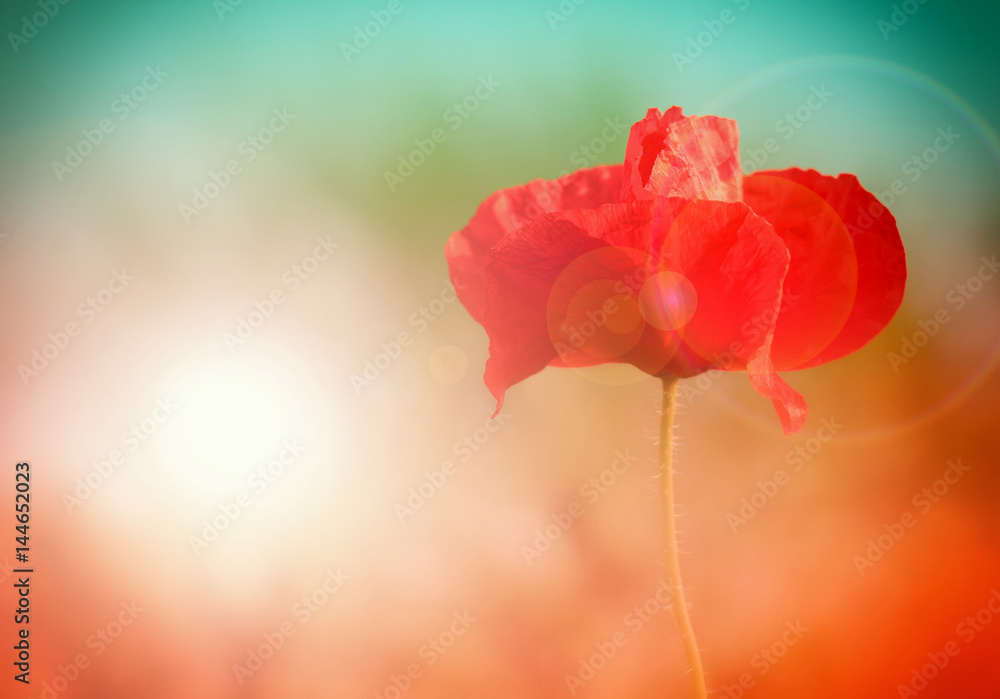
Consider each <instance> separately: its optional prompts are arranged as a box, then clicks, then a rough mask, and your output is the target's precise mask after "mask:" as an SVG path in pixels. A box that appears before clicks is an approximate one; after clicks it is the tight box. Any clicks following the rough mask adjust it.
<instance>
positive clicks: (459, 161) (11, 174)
mask: <svg viewBox="0 0 1000 699" xmlns="http://www.w3.org/2000/svg"><path fill="white" fill-rule="evenodd" d="M914 6H915V7H917V8H918V9H917V11H916V12H915V13H914V14H913V15H912V16H907V20H906V22H905V24H902V26H900V27H898V31H892V32H891V33H888V34H887V37H884V36H883V33H884V32H885V28H884V27H885V26H888V25H882V26H881V27H880V25H879V22H880V21H883V22H891V18H892V13H893V4H891V3H878V2H854V3H844V2H838V3H808V4H803V3H794V2H760V1H757V0H749V1H748V2H744V1H743V0H740V2H730V1H726V2H711V3H695V2H688V3H677V2H672V3H671V2H668V3H652V2H650V3H639V2H624V3H609V2H600V1H599V0H588V1H587V2H584V3H583V4H581V5H579V6H577V5H575V4H574V3H572V2H568V1H567V2H565V3H563V4H562V7H563V8H573V12H572V13H571V14H569V15H568V16H563V15H561V14H559V15H558V16H559V17H560V18H561V19H564V21H559V22H555V20H554V19H553V18H554V17H555V16H556V13H560V4H559V3H557V2H547V3H546V2H541V3H539V2H505V3H502V4H501V3H493V4H487V5H476V6H474V7H473V6H462V7H458V6H455V5H453V4H450V3H441V2H424V1H421V2H405V1H401V2H400V4H399V7H401V8H402V10H401V11H400V12H399V14H396V15H391V21H390V22H389V23H388V25H387V26H385V27H384V28H383V29H381V30H380V32H379V34H378V35H377V36H375V37H373V38H372V39H371V41H370V44H369V45H367V46H365V47H363V48H361V49H360V53H359V54H357V55H354V56H353V57H352V59H351V60H350V62H348V61H347V60H345V57H344V53H343V48H342V43H343V42H350V41H352V39H353V37H354V29H355V27H357V26H363V25H364V24H365V23H366V22H369V21H371V20H372V16H371V13H372V12H379V11H384V10H385V8H386V3H379V2H372V3H335V4H334V3H319V2H281V3H279V2H264V1H254V0H246V1H245V2H242V3H240V4H238V5H234V6H229V7H230V10H231V11H222V10H220V8H221V7H224V5H223V4H222V2H221V0H220V2H219V3H216V4H213V3H212V2H209V1H208V0H205V1H203V2H187V3H179V4H170V5H167V4H162V5H161V4H148V5H146V4H141V5H139V4H126V3H109V2H103V3H101V2H88V3H83V2H78V1H76V2H70V3H68V4H66V5H59V6H58V8H59V10H58V13H57V14H56V15H55V16H54V17H52V18H51V19H50V20H49V21H48V23H47V25H46V26H42V27H41V28H40V29H39V30H38V33H37V35H36V36H34V37H33V38H31V39H30V40H28V42H27V43H26V44H20V45H19V46H18V50H17V52H16V53H15V52H14V50H13V48H12V47H11V45H10V42H11V39H10V36H9V34H8V35H7V40H6V42H5V46H4V47H3V49H2V50H0V84H2V86H3V95H4V99H3V103H2V107H0V133H2V136H0V157H2V162H3V166H2V168H3V178H4V180H5V181H6V182H7V183H8V185H10V186H13V182H15V181H16V182H20V183H22V185H23V183H24V182H25V181H27V182H31V181H32V180H33V178H39V179H40V180H42V181H43V182H44V181H45V180H46V179H47V178H48V174H50V173H49V171H50V170H51V167H50V163H51V161H52V160H53V159H54V157H55V156H58V155H60V154H61V152H62V150H63V148H64V147H65V146H64V145H63V144H64V143H66V144H68V143H71V142H73V139H74V138H75V137H76V135H77V134H78V133H79V131H80V130H81V129H83V128H90V127H91V126H92V125H93V124H94V123H96V122H97V121H98V120H99V119H100V118H102V117H103V116H106V115H107V114H108V111H109V104H110V103H111V102H112V101H113V99H114V98H115V96H117V95H118V94H120V93H121V92H122V91H124V90H127V89H129V88H131V87H132V86H133V85H135V84H136V82H137V81H138V80H139V79H140V78H141V76H142V74H143V71H144V70H145V67H146V66H147V65H153V66H155V65H161V66H162V67H163V70H164V71H166V72H167V73H168V74H169V77H168V78H167V80H166V81H165V82H164V84H163V85H162V86H161V87H160V88H159V90H158V91H157V92H156V93H155V94H152V95H151V96H150V99H149V100H148V104H143V105H142V107H141V109H138V110H136V112H135V114H134V115H132V116H131V117H130V123H128V124H127V125H123V128H122V130H124V129H125V126H127V127H129V128H130V129H132V130H133V131H135V132H138V131H139V130H140V129H141V130H143V131H145V135H146V136H147V138H145V139H144V143H145V146H144V147H143V148H142V150H144V151H145V152H144V153H142V152H139V153H136V152H133V153H132V154H131V156H128V157H129V158H131V163H132V167H134V168H136V169H137V171H136V172H133V173H132V174H131V175H130V177H137V178H140V179H141V178H145V177H149V176H151V174H150V171H153V170H156V169H157V167H158V162H157V161H158V159H160V158H162V157H163V155H164V151H166V152H167V153H172V154H174V155H175V156H180V155H181V154H183V155H185V156H190V157H191V158H192V159H193V160H194V161H196V162H197V161H200V160H202V159H203V160H204V161H205V162H206V163H208V164H210V163H211V162H215V161H218V160H220V159H222V160H223V161H224V159H225V157H226V155H225V154H226V153H228V152H230V151H231V150H232V149H233V146H234V145H235V144H236V143H238V142H239V140H241V139H242V138H243V136H244V134H246V133H250V132H253V131H254V130H256V129H257V128H259V124H260V123H262V122H263V121H266V119H267V114H268V113H269V112H270V111H271V109H272V108H274V107H275V106H278V105H283V106H287V107H288V108H289V109H291V110H292V111H293V112H294V113H296V114H297V128H296V129H295V132H294V133H293V134H290V135H289V136H288V137H287V138H285V139H283V141H282V143H281V150H280V157H282V158H287V159H289V160H290V161H291V162H292V163H294V167H295V168H297V169H298V170H299V171H300V172H302V173H304V174H305V176H306V177H307V178H309V179H312V180H316V181H320V182H324V183H325V184H326V186H328V187H329V188H330V192H331V195H333V196H335V197H337V198H339V199H342V200H344V201H345V202H348V203H349V204H350V205H351V206H352V207H355V208H358V209H360V211H361V213H362V214H363V215H365V216H368V217H372V218H373V219H375V220H379V221H382V222H383V223H385V224H386V225H387V226H389V227H390V228H391V229H393V230H392V231H387V234H388V235H390V236H391V237H393V238H397V239H398V238H400V237H401V238H404V239H407V238H411V237H412V236H411V235H410V234H414V233H420V234H430V231H431V230H440V229H439V226H442V225H444V226H446V227H454V226H455V225H457V224H460V223H461V220H460V219H461V217H462V216H463V215H465V214H468V213H469V205H470V204H473V203H474V202H475V201H477V200H478V199H481V198H482V196H484V195H485V194H487V193H488V192H489V191H492V190H493V189H496V188H498V187H500V186H506V185H511V184H514V183H517V182H521V181H524V180H526V179H532V178H534V177H540V176H541V177H550V176H554V175H555V174H556V173H558V172H559V171H561V170H563V169H566V168H568V167H569V158H570V156H571V154H572V153H573V152H574V151H575V150H576V149H577V148H578V147H580V146H581V145H582V144H586V143H588V142H589V141H590V140H591V139H592V138H594V137H595V135H596V134H598V133H599V132H600V130H601V128H602V124H603V121H604V119H605V118H609V117H611V118H613V117H618V118H620V119H621V120H623V121H624V122H625V123H631V122H632V121H635V120H636V119H638V118H640V117H641V116H642V114H643V113H644V111H645V109H646V108H648V107H650V106H660V107H662V108H665V107H667V106H670V105H672V104H678V105H681V106H683V107H684V108H685V109H686V110H687V112H688V113H704V111H705V108H706V107H709V108H713V109H715V110H717V112H718V113H720V114H723V115H726V116H732V117H734V118H737V119H738V120H739V123H740V128H741V132H742V134H743V139H744V143H750V142H752V141H753V140H754V139H758V140H763V138H766V136H767V134H768V133H769V131H770V129H771V125H772V124H773V123H774V121H775V119H776V118H777V117H780V115H781V114H782V113H783V112H784V111H785V110H786V109H794V108H795V107H796V106H798V105H799V104H800V102H801V100H802V99H804V97H805V96H806V95H807V94H808V89H809V87H810V86H811V85H813V84H814V83H815V84H817V85H818V84H820V83H824V82H825V83H827V84H829V85H830V86H831V87H830V89H833V87H832V86H833V85H836V89H833V91H834V92H835V93H836V94H837V97H836V99H835V100H834V101H833V103H832V104H831V105H830V107H829V108H827V109H826V110H825V112H824V113H822V114H817V115H816V118H815V119H814V120H812V121H814V123H812V124H810V125H808V129H809V131H810V133H809V135H808V137H807V138H798V137H796V138H795V139H794V140H793V141H792V142H791V143H790V144H789V148H787V149H783V152H781V153H778V154H776V157H775V160H774V164H775V165H776V166H786V165H789V164H792V163H793V162H796V161H795V160H794V156H797V155H799V154H801V156H802V157H803V158H806V157H807V156H808V160H803V161H802V162H801V163H800V164H802V165H804V166H815V167H817V168H820V169H826V170H849V171H856V172H859V174H861V175H865V174H867V173H868V172H870V173H871V175H872V176H873V177H882V178H884V179H885V184H888V182H889V181H891V177H890V174H891V172H893V171H895V170H896V169H897V168H898V164H897V161H900V155H903V157H905V152H906V151H907V147H909V150H910V151H914V150H919V149H922V147H923V140H926V138H928V137H931V138H932V134H933V132H934V129H935V128H936V127H937V126H939V125H944V121H943V120H944V119H947V118H948V117H949V111H952V112H954V111H956V110H959V111H960V110H961V108H960V107H956V105H954V104H948V101H949V100H950V97H949V96H945V95H942V94H940V93H938V92H937V91H936V89H935V88H934V87H931V86H930V84H929V80H933V81H936V82H937V83H940V84H941V85H944V86H946V87H947V88H948V89H949V90H951V91H952V92H953V93H954V95H956V96H958V97H959V98H961V99H962V100H964V102H966V103H967V104H968V105H969V107H971V108H972V109H974V110H975V111H976V112H978V113H979V114H980V115H981V116H982V118H983V119H984V120H985V122H986V123H988V124H995V123H997V122H998V120H1000V95H998V92H997V90H996V89H995V86H996V80H995V75H996V70H997V68H998V67H1000V59H998V49H997V46H996V41H995V37H996V31H997V29H998V27H1000V9H998V7H997V5H996V4H995V3H989V2H980V3H976V2H966V3H959V4H944V3H936V2H928V3H926V4H924V5H919V4H916V3H914ZM38 11H39V5H38V4H37V3H31V2H14V3H10V4H8V5H6V6H5V7H4V9H3V10H2V11H0V28H2V30H3V31H4V32H5V34H7V33H9V32H17V33H21V31H22V29H23V27H22V23H23V17H25V16H31V15H32V14H34V13H35V12H38ZM723 12H730V13H732V15H731V19H732V21H731V23H730V24H719V23H717V24H716V25H715V26H716V28H718V27H719V26H721V27H722V31H721V32H720V33H719V35H718V36H712V37H711V43H709V44H708V45H707V46H705V47H704V48H702V53H701V55H695V57H694V58H693V60H692V62H691V63H689V64H685V65H684V66H683V69H679V68H678V65H677V54H683V53H684V52H685V51H686V50H687V49H688V46H689V43H688V42H689V40H690V39H692V38H697V37H698V35H699V33H700V32H705V31H706V26H705V23H706V22H708V23H712V22H717V21H718V20H719V17H720V14H722V13H723ZM547 13H551V14H547ZM709 28H711V27H709ZM702 36H703V38H704V37H707V36H708V34H703V35H702ZM692 53H693V52H692ZM824 56H836V57H839V58H830V59H822V58H820V57H824ZM796 61H798V62H802V63H801V64H800V65H799V66H798V67H796V65H794V62H796ZM873 61H877V62H880V64H876V63H874V62H873ZM887 64H894V65H895V66H899V67H900V70H897V69H895V68H893V67H892V66H888V65H887ZM903 69H908V70H909V71H914V72H915V73H911V74H909V75H904V74H903V73H902V70H903ZM768 71H771V73H770V74H768ZM918 74H919V75H918ZM488 75H492V76H495V79H496V80H497V81H499V82H500V83H501V84H502V87H501V88H499V89H498V90H497V92H496V94H495V95H494V96H493V97H492V99H491V100H489V101H488V102H486V103H484V104H483V106H482V108H481V109H480V110H478V112H477V113H476V114H475V115H474V118H472V119H470V120H469V121H468V122H467V123H465V124H463V128H462V129H460V130H459V131H456V132H454V133H452V134H450V138H449V142H448V143H446V144H443V145H442V147H441V148H440V150H439V151H438V152H437V153H435V155H434V157H433V158H431V159H429V162H428V163H427V164H426V165H424V166H423V167H422V168H420V171H419V172H418V173H417V174H416V175H415V176H414V177H413V178H412V179H409V180H408V181H407V182H406V183H405V185H402V186H400V187H399V188H398V191H396V192H393V193H391V194H392V196H388V195H389V194H390V192H389V191H388V189H387V187H386V183H385V181H384V172H385V171H386V170H387V169H391V168H392V166H393V164H394V162H395V161H396V159H397V158H398V156H399V155H400V154H401V153H406V152H408V150H409V149H411V148H412V143H413V139H414V138H421V137H426V136H427V134H428V133H429V132H430V131H431V130H432V129H433V128H435V127H436V126H439V125H440V124H441V115H442V113H443V111H444V110H445V109H446V108H447V107H448V105H450V104H452V103H453V102H454V101H457V100H461V99H462V98H463V97H465V96H466V95H467V94H469V93H470V91H471V90H472V89H474V87H475V85H476V81H477V79H478V78H479V77H480V76H488ZM923 76H926V79H925V78H924V77H923ZM741 83H744V87H745V89H744V90H743V94H742V95H740V96H739V98H738V99H736V100H732V99H731V100H729V101H728V103H727V102H726V101H725V100H722V101H721V102H720V99H719V98H720V95H724V94H726V93H727V91H730V90H732V89H733V87H734V86H736V85H740V84H741ZM935 110H937V112H938V113H937V114H935ZM951 116H954V114H952V115H951ZM964 116H965V117H966V118H968V119H971V118H972V117H971V116H970V115H969V114H965V115H964ZM935 117H938V121H940V122H941V123H940V124H939V123H937V122H936V121H934V118H935ZM925 134H926V136H925ZM116 145H117V144H109V145H108V147H107V148H106V149H105V152H102V153H101V154H100V157H105V158H106V159H105V161H104V162H105V164H110V163H108V159H110V158H111V157H112V154H110V153H109V152H110V151H112V150H113V149H114V148H115V146H116ZM623 150H624V138H623V139H620V140H618V141H617V142H615V143H611V144H609V147H608V149H607V150H606V151H605V153H604V154H602V155H601V156H600V157H599V158H598V160H599V161H601V162H614V161H616V160H620V158H621V153H622V152H623ZM114 155H115V156H121V157H126V156H124V155H123V154H119V153H115V154H114ZM838 156H842V157H838ZM100 157H98V156H94V158H93V160H92V162H88V163H87V164H86V166H85V167H88V168H89V167H95V168H96V167H99V166H100V163H99V162H98V161H99V160H100ZM745 159H746V158H745V156H744V160H745ZM968 159H969V160H970V161H972V162H970V163H963V171H964V172H966V173H969V172H981V173H982V174H984V175H986V177H987V178H989V180H988V186H990V187H995V185H996V184H997V182H998V179H997V177H998V173H997V167H1000V165H998V166H997V167H994V168H993V169H992V171H990V167H989V164H988V163H982V162H975V161H976V158H975V157H974V154H972V153H970V154H969V158H968ZM116 167H117V165H116ZM968 167H971V170H969V169H968ZM203 174H204V173H202V172H201V171H200V169H195V171H194V172H191V173H185V172H182V171H178V172H176V173H174V176H172V177H169V178H166V179H167V180H169V182H161V183H160V184H165V185H166V186H167V189H168V190H169V189H171V188H176V190H175V191H178V192H180V191H183V190H184V189H185V187H186V185H187V184H188V181H186V180H190V179H192V178H197V177H201V176H202V175H203ZM48 179H50V178H48ZM870 184H871V186H873V187H874V186H878V185H879V184H880V183H879V182H878V181H876V182H872V183H870ZM981 184H982V183H977V182H976V181H974V180H973V181H963V182H962V183H961V186H963V187H965V186H970V187H974V188H975V187H978V186H979V185H981ZM10 186H8V187H5V189H8V191H9V190H10ZM71 186H75V185H73V184H71ZM173 194H174V192H169V191H168V192H164V195H165V197H166V199H168V200H169V199H171V198H175V197H174V196H172V195H173ZM451 203H455V204H456V205H458V208H457V209H456V210H455V211H454V212H452V210H451V207H450V204H451ZM414 212H419V214H420V216H419V219H418V220H414V217H413V214H414ZM407 222H409V223H408V224H407ZM424 223H427V224H429V225H428V226H427V227H426V228H425V226H424V225H423V224H424ZM402 226H406V227H407V230H406V231H405V232H404V231H403V230H401V227H402ZM404 233H405V234H404Z"/></svg>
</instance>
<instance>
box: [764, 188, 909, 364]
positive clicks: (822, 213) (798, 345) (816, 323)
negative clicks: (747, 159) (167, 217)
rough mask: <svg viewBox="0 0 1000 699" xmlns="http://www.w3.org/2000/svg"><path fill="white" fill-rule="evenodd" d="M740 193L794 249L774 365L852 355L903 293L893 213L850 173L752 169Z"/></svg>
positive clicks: (901, 256) (900, 252)
mask: <svg viewBox="0 0 1000 699" xmlns="http://www.w3.org/2000/svg"><path fill="white" fill-rule="evenodd" d="M744 197H745V200H746V202H747V204H748V205H750V207H751V208H753V209H754V211H756V212H757V213H759V214H761V215H762V216H764V217H765V218H767V219H768V220H769V221H770V222H771V224H772V225H773V226H774V228H775V230H776V231H777V232H778V234H779V235H781V236H782V238H783V239H785V242H786V243H787V244H788V245H789V249H790V250H791V253H792V261H791V265H790V269H789V276H788V279H787V281H786V285H785V292H786V295H788V297H789V298H788V302H787V304H783V305H782V309H781V312H780V315H779V318H778V322H777V329H776V332H775V339H774V347H773V350H772V357H773V360H774V364H775V366H776V367H777V368H778V369H792V368H795V369H803V368H807V367H811V366H816V365H818V364H823V363H825V362H828V361H831V360H834V359H837V358H839V357H842V356H844V355H847V354H850V353H851V352H854V351H856V350H857V349H859V348H861V347H862V346H864V345H865V344H866V343H867V342H868V341H869V340H871V339H872V338H873V337H875V335H877V334H878V333H879V332H880V331H881V330H882V329H883V328H884V327H885V326H886V325H887V324H888V322H889V321H890V320H891V319H892V317H893V315H894V314H895V312H896V310H897V309H898V308H899V304H900V303H901V301H902V298H903V289H904V286H905V282H906V260H905V256H904V252H903V245H902V241H901V240H900V237H899V231H898V229H897V228H896V221H895V219H894V218H893V216H892V214H891V213H889V211H888V210H887V209H886V208H885V207H884V206H882V205H881V204H880V203H879V202H878V200H877V199H876V198H875V197H874V196H873V195H872V194H871V193H869V192H868V191H866V190H865V189H864V188H863V187H862V186H861V185H860V183H859V182H858V180H857V178H856V177H855V176H854V175H849V174H843V175H839V176H837V177H830V176H827V175H822V174H820V173H818V172H816V171H815V170H800V169H798V168H792V169H788V170H781V171H765V172H757V173H754V174H753V175H750V176H748V177H747V178H746V180H745V182H744ZM848 241H849V242H850V249H848V247H847V245H846V242H848ZM852 277H854V278H856V279H855V280H854V281H852ZM852 287H853V291H852Z"/></svg>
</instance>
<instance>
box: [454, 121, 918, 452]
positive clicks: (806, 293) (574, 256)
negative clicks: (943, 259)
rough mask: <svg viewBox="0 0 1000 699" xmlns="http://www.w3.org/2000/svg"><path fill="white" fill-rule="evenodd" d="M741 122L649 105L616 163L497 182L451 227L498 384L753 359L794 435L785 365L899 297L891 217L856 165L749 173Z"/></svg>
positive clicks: (458, 280)
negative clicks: (848, 169) (560, 370)
mask: <svg viewBox="0 0 1000 699" xmlns="http://www.w3.org/2000/svg"><path fill="white" fill-rule="evenodd" d="M738 138H739V136H738V130H737V127H736V122H734V121H732V120H730V119H725V118H722V117H716V116H703V117H699V116H684V115H683V114H682V113H681V109H680V108H679V107H672V108H671V109H668V110H667V111H666V112H664V113H661V112H660V111H659V110H658V109H650V110H649V112H648V114H647V115H646V118H645V119H643V120H641V121H639V122H637V123H636V124H634V125H633V126H632V129H631V132H630V134H629V140H628V145H627V146H626V150H625V162H624V164H622V165H613V166H601V167H595V168H590V169H583V170H579V171H577V172H574V173H572V174H570V175H566V176H565V177H562V178H560V179H558V180H554V181H545V180H535V181H534V182H529V183H528V184H526V185H523V186H520V187H513V188H510V189H505V190H501V191H498V192H495V193H494V194H492V195H491V196H489V197H488V198H487V199H486V200H485V201H484V202H483V203H482V204H481V205H480V206H479V209H478V210H477V211H476V213H475V215H474V216H473V217H472V220H471V221H470V222H469V223H468V225H466V226H465V227H464V228H462V229H461V230H459V231H457V232H456V233H454V234H453V235H452V236H451V238H450V239H449V240H448V243H447V247H446V257H447V260H448V264H449V269H450V273H451V278H452V280H453V282H454V284H455V288H456V289H457V290H458V295H459V298H460V299H461V301H462V303H463V305H464V306H465V307H466V309H468V311H469V313H471V314H472V316H473V318H475V319H476V320H477V321H478V322H480V323H482V324H483V326H484V327H485V328H486V332H487V333H488V335H489V338H490V356H489V359H488V361H487V364H486V373H485V381H486V384H487V386H488V387H489V389H490V391H491V392H492V393H493V395H494V396H495V397H496V398H497V401H498V409H499V405H500V404H502V402H503V397H504V392H505V391H506V390H507V389H508V388H509V387H511V386H512V385H514V384H516V383H518V382H519V381H521V380H523V379H526V378H527V377H529V376H531V375H532V374H534V373H536V372H538V371H541V370H542V369H543V368H544V367H545V366H548V365H553V366H587V365H593V364H600V363H604V362H627V363H629V364H633V365H635V366H636V367H638V368H639V369H642V370H643V371H645V372H647V373H649V374H652V375H654V376H659V377H687V376H693V375H696V374H699V373H702V372H705V371H708V370H710V369H713V368H721V369H725V370H730V371H742V370H745V371H747V372H748V374H749V378H750V383H751V385H752V386H753V387H754V389H756V390H757V391H758V392H759V393H760V394H761V395H763V396H765V397H767V398H770V399H772V401H773V402H774V405H775V408H776V409H777V412H778V415H779V416H780V418H781V422H782V426H783V427H784V430H785V432H786V433H787V434H791V433H793V432H795V431H796V430H798V429H799V428H800V427H801V426H802V424H803V423H804V422H805V418H806V404H805V401H804V399H803V398H802V396H801V395H799V394H798V393H797V392H796V391H794V390H793V389H792V388H791V387H790V386H789V385H788V384H787V383H785V381H784V380H782V379H781V378H780V377H779V376H778V374H777V372H778V371H784V370H790V369H803V368H806V367H811V366H816V365H817V364H823V363H825V362H828V361H831V360H833V359H837V358H838V357H842V356H844V355H846V354H849V353H851V352H853V351H855V350H857V349H859V348H860V347H862V346H863V345H864V344H865V343H867V342H868V341H869V340H871V339H872V338H873V337H874V336H875V335H876V334H878V333H879V332H880V331H881V330H882V328H883V327H885V325H886V324H887V323H888V322H889V320H890V319H891V318H892V316H893V314H894V313H895V312H896V309H897V308H898V307H899V304H900V302H901V300H902V295H903V286H904V283H905V280H906V263H905V259H904V255H903V247H902V243H901V241H900V238H899V232H898V231H897V229H896V222H895V219H894V218H893V216H892V214H890V213H889V211H888V210H887V209H885V207H883V206H882V205H881V204H880V203H879V202H878V200H877V199H876V198H875V197H874V196H872V194H870V193H869V192H868V191H866V190H865V189H864V188H863V187H862V186H861V185H860V184H859V183H858V180H857V178H856V177H855V176H854V175H839V176H837V177H830V176H826V175H821V174H819V173H818V172H816V171H814V170H799V169H796V168H793V169H788V170H780V171H775V170H772V171H762V172H756V173H754V174H752V175H748V176H743V174H742V170H741V168H740V160H739V150H738Z"/></svg>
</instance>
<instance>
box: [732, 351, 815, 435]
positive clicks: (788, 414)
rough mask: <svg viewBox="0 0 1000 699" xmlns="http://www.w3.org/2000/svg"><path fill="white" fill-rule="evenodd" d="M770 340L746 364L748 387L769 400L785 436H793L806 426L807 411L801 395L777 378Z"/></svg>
mask: <svg viewBox="0 0 1000 699" xmlns="http://www.w3.org/2000/svg"><path fill="white" fill-rule="evenodd" d="M771 339H772V338H769V339H768V341H767V342H766V343H765V345H764V346H762V347H761V348H760V350H759V351H758V352H757V354H756V356H754V358H753V359H751V360H750V362H749V363H748V364H747V372H748V373H749V374H750V386H751V387H752V388H753V390H755V391H757V393H759V394H760V395H762V396H764V397H765V398H770V399H771V402H772V403H773V404H774V409H775V411H777V413H778V418H779V419H780V420H781V428H782V429H783V430H784V432H785V435H786V436H787V435H790V434H795V433H796V432H798V431H799V430H800V429H802V426H803V425H804V424H806V418H807V417H808V416H809V409H808V406H806V400H805V398H803V397H802V394H801V393H799V392H798V391H796V390H795V389H794V388H792V387H791V386H789V385H788V384H787V383H786V382H785V380H784V379H782V378H781V377H780V376H778V374H777V372H776V371H775V370H774V365H773V364H772V363H771V357H770V354H771V348H770V344H771Z"/></svg>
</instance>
